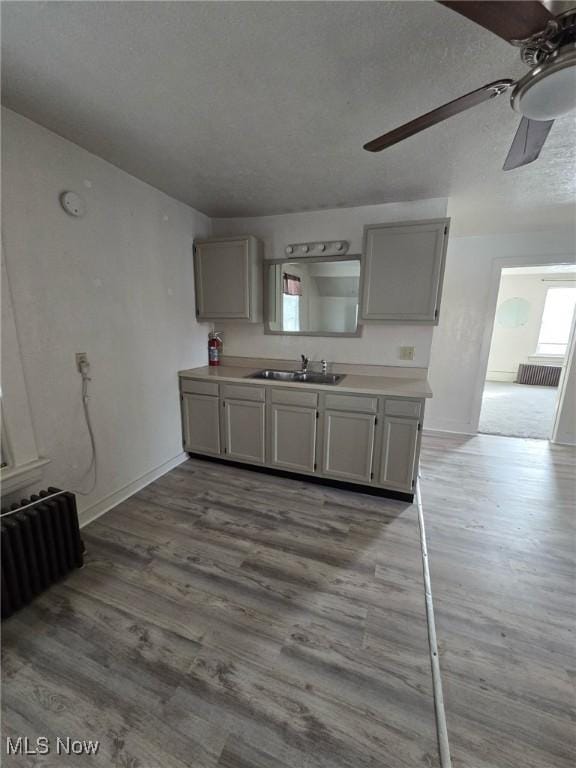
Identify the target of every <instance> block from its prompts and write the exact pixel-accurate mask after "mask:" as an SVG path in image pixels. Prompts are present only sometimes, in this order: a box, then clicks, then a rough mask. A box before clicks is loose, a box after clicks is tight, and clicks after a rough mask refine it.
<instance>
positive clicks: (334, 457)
mask: <svg viewBox="0 0 576 768" xmlns="http://www.w3.org/2000/svg"><path fill="white" fill-rule="evenodd" d="M375 423H376V417H375V416H373V415H372V414H368V413H348V412H346V411H331V410H327V411H325V412H324V427H323V429H324V440H323V456H322V473H323V474H324V475H327V476H328V477H334V478H336V479H338V480H357V481H361V482H363V483H369V482H370V480H371V479H372V454H373V450H374V427H375Z"/></svg>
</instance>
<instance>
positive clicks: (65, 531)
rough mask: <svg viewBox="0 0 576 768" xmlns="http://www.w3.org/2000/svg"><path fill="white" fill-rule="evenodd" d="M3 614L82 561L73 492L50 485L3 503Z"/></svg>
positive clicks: (0, 526)
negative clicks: (15, 501)
mask: <svg viewBox="0 0 576 768" xmlns="http://www.w3.org/2000/svg"><path fill="white" fill-rule="evenodd" d="M0 523H1V525H0V538H1V544H2V618H3V619H5V618H7V617H8V616H11V615H12V614H13V613H14V611H17V610H18V609H19V608H21V607H22V606H23V605H26V604H27V603H30V602H31V601H32V600H33V598H34V597H35V596H36V595H38V594H40V592H44V590H46V589H48V587H49V586H50V585H51V584H54V583H55V582H56V581H59V580H60V579H62V578H64V576H66V574H68V573H69V572H70V571H71V570H73V569H74V568H80V567H81V566H82V565H83V564H84V544H83V542H82V539H81V538H80V528H79V526H78V511H77V509H76V497H75V496H74V494H73V493H70V492H69V491H61V490H59V489H58V488H48V490H47V491H40V493H39V494H38V495H34V496H31V497H30V499H29V500H28V499H24V500H23V501H22V502H20V504H13V505H12V507H11V508H10V509H3V510H2V513H1V516H0Z"/></svg>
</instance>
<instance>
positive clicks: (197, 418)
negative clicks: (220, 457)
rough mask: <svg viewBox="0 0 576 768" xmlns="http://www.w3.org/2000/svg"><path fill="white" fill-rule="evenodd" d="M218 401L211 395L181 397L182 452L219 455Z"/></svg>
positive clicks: (184, 395) (186, 395) (185, 395)
mask: <svg viewBox="0 0 576 768" xmlns="http://www.w3.org/2000/svg"><path fill="white" fill-rule="evenodd" d="M219 414H220V401H219V400H218V398H217V397H213V396H211V395H192V394H183V395H182V427H183V431H184V450H185V451H189V452H190V453H215V454H219V453H220V424H219Z"/></svg>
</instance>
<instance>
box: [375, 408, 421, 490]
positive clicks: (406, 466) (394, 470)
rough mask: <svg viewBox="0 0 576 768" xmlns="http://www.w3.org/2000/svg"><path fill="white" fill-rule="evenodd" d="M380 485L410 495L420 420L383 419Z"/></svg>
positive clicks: (397, 417)
mask: <svg viewBox="0 0 576 768" xmlns="http://www.w3.org/2000/svg"><path fill="white" fill-rule="evenodd" d="M382 431H383V435H382V464H381V472H380V478H379V482H380V484H381V485H384V486H386V487H387V488H391V489H393V490H397V491H405V492H406V493H412V491H413V485H412V483H413V481H414V473H415V469H416V456H417V453H418V447H419V437H420V434H419V421H418V419H408V418H404V417H402V416H385V417H384V428H383V430H382Z"/></svg>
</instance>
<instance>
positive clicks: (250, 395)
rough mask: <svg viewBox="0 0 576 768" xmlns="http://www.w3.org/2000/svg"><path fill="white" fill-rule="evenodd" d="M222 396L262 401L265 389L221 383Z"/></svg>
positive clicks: (227, 398) (231, 398)
mask: <svg viewBox="0 0 576 768" xmlns="http://www.w3.org/2000/svg"><path fill="white" fill-rule="evenodd" d="M222 397H223V398H224V399H225V400H253V401H255V402H258V403H263V402H264V401H265V400H266V390H265V389H264V387H252V386H244V385H242V384H222Z"/></svg>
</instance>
